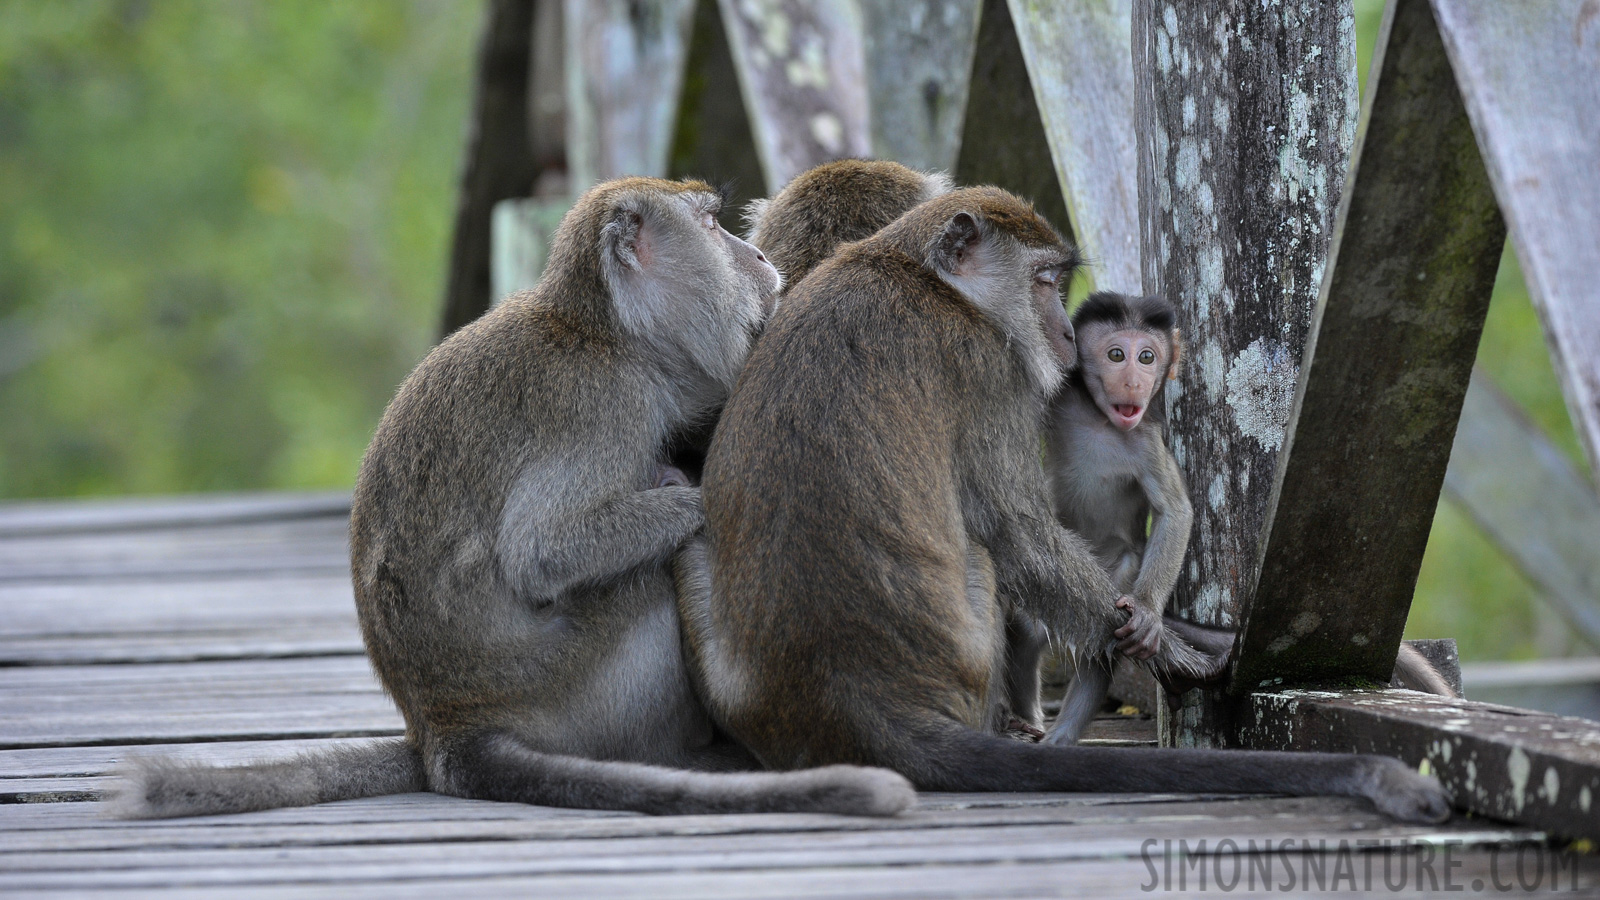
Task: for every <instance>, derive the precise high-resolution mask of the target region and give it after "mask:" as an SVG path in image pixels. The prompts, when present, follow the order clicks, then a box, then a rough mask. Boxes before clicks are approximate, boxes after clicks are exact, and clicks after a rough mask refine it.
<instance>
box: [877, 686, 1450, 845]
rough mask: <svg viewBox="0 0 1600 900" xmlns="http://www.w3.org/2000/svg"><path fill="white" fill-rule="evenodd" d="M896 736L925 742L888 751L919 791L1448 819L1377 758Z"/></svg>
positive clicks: (1446, 808)
mask: <svg viewBox="0 0 1600 900" xmlns="http://www.w3.org/2000/svg"><path fill="white" fill-rule="evenodd" d="M928 715H929V717H930V718H931V717H932V716H933V715H934V714H933V713H931V712H930V713H929V714H928ZM918 725H920V727H918ZM902 730H903V731H904V733H907V734H918V733H920V734H921V735H923V738H922V739H921V740H912V741H900V742H898V743H897V744H895V745H894V749H892V750H890V751H889V752H891V753H893V754H894V755H896V756H897V757H899V758H898V759H896V760H894V762H895V763H896V765H894V768H896V769H898V770H899V771H900V772H902V773H904V774H905V775H906V776H907V777H908V778H910V779H911V782H912V783H913V784H915V785H916V786H917V788H918V789H920V790H927V791H1005V792H1009V791H1092V792H1103V791H1162V792H1167V791H1170V792H1182V793H1191V792H1211V791H1215V792H1218V793H1245V794H1293V795H1296V796H1315V795H1334V796H1345V797H1366V798H1367V799H1369V800H1371V801H1372V803H1373V805H1374V806H1376V807H1377V809H1378V811H1379V812H1382V813H1384V814H1385V815H1388V816H1391V817H1393V818H1395V819H1398V820H1400V821H1403V822H1442V821H1444V820H1445V819H1447V818H1449V817H1450V795H1449V794H1448V793H1446V791H1445V790H1444V788H1443V787H1442V786H1440V784H1439V782H1438V780H1437V779H1434V778H1432V777H1430V776H1424V775H1421V774H1418V772H1417V771H1416V770H1415V769H1412V768H1411V767H1410V766H1407V765H1406V764H1404V763H1402V762H1400V761H1399V760H1396V759H1390V758H1388V757H1384V756H1369V755H1357V754H1340V753H1287V752H1281V751H1272V750H1188V749H1161V750H1156V749H1149V750H1146V749H1137V748H1126V747H1063V746H1059V745H1051V744H1026V743H1022V742H1020V741H1013V740H1008V739H1006V738H1003V737H998V736H994V735H986V734H981V733H979V732H976V731H973V730H972V729H969V728H966V727H964V726H961V725H959V724H957V723H954V722H950V721H948V720H944V721H938V722H929V721H928V720H927V719H924V721H922V722H920V723H917V725H907V726H905V727H904V728H903V729H902ZM887 761H888V760H878V762H887Z"/></svg>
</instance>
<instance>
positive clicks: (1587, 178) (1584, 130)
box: [1433, 0, 1600, 472]
mask: <svg viewBox="0 0 1600 900" xmlns="http://www.w3.org/2000/svg"><path fill="white" fill-rule="evenodd" d="M1433 9H1434V14H1435V15H1436V16H1437V18H1438V22H1439V31H1440V33H1441V34H1442V35H1443V37H1444V45H1445V50H1446V51H1447V52H1448V53H1449V54H1450V61H1451V63H1452V64H1453V65H1454V67H1455V73H1456V78H1457V79H1458V80H1459V82H1460V84H1461V93H1462V95H1463V97H1464V98H1465V99H1466V106H1467V112H1468V114H1469V115H1471V117H1472V125H1473V128H1474V130H1475V131H1476V132H1477V135H1478V145H1479V146H1480V147H1481V148H1482V150H1483V157H1484V162H1485V164H1486V165H1487V167H1488V169H1489V178H1490V180H1491V181H1492V182H1493V183H1494V190H1495V196H1497V197H1498V198H1499V199H1500V206H1501V209H1502V210H1503V211H1504V212H1505V216H1506V219H1507V221H1508V222H1509V223H1510V225H1511V239H1512V242H1513V243H1514V245H1515V246H1516V249H1517V259H1518V260H1520V261H1521V263H1522V271H1523V274H1524V275H1525V276H1526V278H1527V281H1528V293H1529V295H1530V296H1531V297H1532V298H1533V305H1534V308H1535V309H1537V310H1538V311H1539V315H1540V318H1541V319H1542V320H1543V322H1544V329H1545V337H1546V339H1547V340H1548V341H1549V344H1550V350H1551V356H1552V362H1553V363H1554V365H1555V370H1556V375H1557V377H1558V378H1559V379H1560V380H1561V386H1562V390H1563V393H1564V394H1565V396H1566V400H1567V410H1568V412H1569V413H1570V414H1571V416H1572V421H1573V424H1574V425H1575V426H1576V429H1577V432H1578V436H1579V439H1580V440H1581V441H1582V443H1583V446H1584V449H1585V451H1586V452H1587V453H1588V457H1589V468H1590V470H1591V471H1594V472H1600V288H1597V287H1596V285H1597V284H1600V281H1597V280H1596V278H1595V273H1596V272H1600V178H1597V177H1596V173H1597V172H1600V6H1597V5H1596V4H1595V2H1594V0H1542V2H1539V3H1507V2H1504V0H1433Z"/></svg>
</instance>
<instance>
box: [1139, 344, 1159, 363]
mask: <svg viewBox="0 0 1600 900" xmlns="http://www.w3.org/2000/svg"><path fill="white" fill-rule="evenodd" d="M1155 361H1156V354H1155V351H1154V350H1151V349H1149V348H1148V347H1147V348H1145V349H1143V350H1140V351H1139V362H1142V363H1144V364H1145V365H1147V366H1148V365H1150V364H1151V363H1153V362H1155Z"/></svg>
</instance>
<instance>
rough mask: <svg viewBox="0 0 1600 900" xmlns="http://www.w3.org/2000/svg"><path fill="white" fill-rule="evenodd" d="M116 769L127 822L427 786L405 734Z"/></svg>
mask: <svg viewBox="0 0 1600 900" xmlns="http://www.w3.org/2000/svg"><path fill="white" fill-rule="evenodd" d="M118 774H119V775H120V776H121V778H120V784H119V785H118V787H117V789H116V791H115V793H114V795H113V797H112V799H111V803H110V807H109V811H110V813H111V814H112V815H114V816H118V817H120V818H125V819H168V818H172V817H174V816H206V815H215V814H217V813H236V812H251V811H254V810H258V809H276V808H278V807H280V806H309V805H310V804H313V803H327V802H329V801H332V800H353V799H355V798H357V797H377V796H381V795H384V794H405V793H409V792H412V791H425V790H427V786H426V779H425V778H424V777H423V772H422V758H421V756H419V755H418V754H417V751H416V750H415V749H414V748H413V747H412V746H411V745H410V744H408V743H407V742H406V740H405V739H404V738H395V739H394V740H386V741H378V742H374V743H371V744H364V745H362V746H357V747H335V748H330V749H326V750H313V751H311V752H308V753H302V754H300V755H298V756H294V757H291V758H289V759H284V760H280V761H276V762H262V763H253V764H248V765H238V766H217V765H210V764H207V763H197V762H180V761H178V760H174V759H167V758H161V757H141V758H135V759H130V760H128V761H126V762H124V763H123V766H122V768H121V770H120V771H119V773H118Z"/></svg>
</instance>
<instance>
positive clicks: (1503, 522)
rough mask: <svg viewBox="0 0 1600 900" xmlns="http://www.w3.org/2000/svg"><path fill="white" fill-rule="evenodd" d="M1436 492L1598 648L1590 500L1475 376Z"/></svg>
mask: <svg viewBox="0 0 1600 900" xmlns="http://www.w3.org/2000/svg"><path fill="white" fill-rule="evenodd" d="M1444 489H1445V493H1446V495H1447V496H1449V497H1450V498H1451V499H1452V500H1454V501H1455V502H1456V503H1458V504H1459V505H1460V506H1461V508H1462V510H1464V511H1465V512H1466V513H1467V515H1468V516H1470V517H1471V518H1472V520H1473V521H1474V522H1476V523H1478V527H1479V528H1482V529H1483V530H1484V533H1485V534H1487V535H1488V536H1489V538H1490V539H1491V540H1493V541H1494V542H1495V544H1496V545H1498V546H1499V547H1500V548H1501V549H1502V550H1504V551H1505V552H1506V555H1507V556H1509V557H1510V558H1511V561H1512V562H1514V563H1515V564H1516V566H1517V568H1518V569H1520V570H1521V571H1522V574H1523V575H1525V576H1527V578H1528V580H1529V581H1531V582H1533V584H1534V585H1536V586H1537V587H1538V588H1539V593H1540V594H1541V596H1543V598H1544V599H1545V601H1546V602H1548V603H1549V604H1550V605H1551V606H1553V607H1554V608H1555V609H1556V611H1557V612H1559V613H1561V615H1562V617H1563V618H1565V619H1566V620H1567V622H1568V624H1570V625H1571V626H1572V628H1573V630H1574V631H1576V632H1577V633H1578V634H1579V635H1580V636H1582V637H1583V639H1584V640H1586V641H1588V642H1589V644H1590V646H1592V647H1595V648H1596V649H1600V498H1597V497H1596V496H1595V492H1594V486H1593V485H1592V484H1590V483H1589V481H1588V480H1587V479H1585V478H1584V477H1583V476H1582V475H1580V474H1579V473H1578V472H1577V471H1576V470H1575V469H1574V468H1573V467H1572V464H1571V463H1570V462H1568V461H1567V458H1566V456H1565V455H1564V454H1562V452H1561V451H1560V450H1558V449H1557V448H1556V447H1555V445H1554V444H1552V443H1550V440H1549V439H1548V438H1546V437H1545V436H1544V434H1543V432H1541V431H1540V430H1539V427H1538V426H1537V425H1535V424H1533V422H1531V421H1529V419H1528V417H1527V416H1526V415H1525V414H1523V412H1522V410H1520V409H1519V408H1518V407H1517V405H1516V403H1515V402H1514V401H1513V400H1511V398H1509V397H1507V396H1506V395H1505V394H1504V393H1502V392H1501V391H1500V389H1499V388H1497V387H1495V385H1494V383H1493V382H1492V381H1490V380H1489V378H1488V376H1487V375H1485V374H1484V373H1483V372H1481V371H1474V372H1473V373H1472V386H1471V387H1469V388H1468V389H1467V398H1466V403H1465V405H1464V406H1463V407H1462V410H1461V427H1460V428H1459V429H1457V430H1456V439H1455V446H1454V447H1453V448H1452V449H1451V451H1450V468H1449V469H1448V470H1447V471H1446V472H1445V476H1444Z"/></svg>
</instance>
